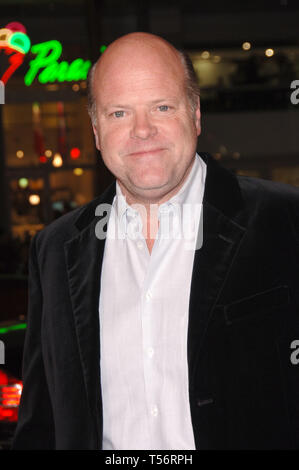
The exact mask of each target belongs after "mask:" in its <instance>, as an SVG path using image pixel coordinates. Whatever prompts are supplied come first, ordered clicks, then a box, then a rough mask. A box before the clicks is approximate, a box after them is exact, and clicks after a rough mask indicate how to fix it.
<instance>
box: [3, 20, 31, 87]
mask: <svg viewBox="0 0 299 470" xmlns="http://www.w3.org/2000/svg"><path fill="white" fill-rule="evenodd" d="M30 44H31V43H30V39H29V37H28V36H27V34H26V28H25V27H24V26H23V25H22V24H21V23H17V22H13V23H9V24H8V25H6V26H5V28H2V29H0V50H1V49H3V50H4V52H5V54H7V55H8V56H9V59H8V63H9V67H8V68H7V69H6V71H5V72H4V74H3V75H2V77H1V78H0V80H1V81H2V82H3V83H4V84H5V83H7V81H8V79H9V78H10V77H11V75H12V74H13V73H14V72H15V71H16V70H17V68H18V67H20V65H21V64H22V63H23V61H24V57H25V54H27V52H28V51H29V50H30Z"/></svg>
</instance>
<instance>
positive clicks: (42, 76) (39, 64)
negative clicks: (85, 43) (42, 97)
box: [0, 22, 105, 86]
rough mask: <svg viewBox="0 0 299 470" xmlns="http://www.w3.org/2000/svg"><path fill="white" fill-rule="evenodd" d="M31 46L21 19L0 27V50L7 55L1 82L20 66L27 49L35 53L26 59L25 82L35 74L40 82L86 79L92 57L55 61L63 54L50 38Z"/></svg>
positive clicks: (4, 81) (28, 81)
mask: <svg viewBox="0 0 299 470" xmlns="http://www.w3.org/2000/svg"><path fill="white" fill-rule="evenodd" d="M30 46H31V42H30V39H29V37H28V36H27V34H26V28H25V26H23V25H22V24H21V23H17V22H13V23H9V24H8V25H6V26H5V28H2V29H0V50H1V49H2V50H4V52H5V53H6V54H7V55H8V56H10V57H9V59H8V61H9V67H8V69H7V70H6V71H5V72H4V74H3V75H2V77H0V80H1V81H2V82H3V83H4V84H6V83H7V81H8V79H9V78H10V77H11V75H12V74H13V73H14V72H15V70H16V69H17V68H18V67H20V65H21V64H22V63H23V61H24V57H25V55H26V54H27V53H28V52H29V51H30V52H31V53H32V54H34V55H36V57H35V58H34V59H32V60H30V62H29V70H28V71H27V72H26V75H25V77H24V82H25V85H27V86H29V85H31V84H32V83H33V81H34V79H35V78H37V80H38V81H39V82H40V83H43V84H44V83H53V82H56V81H58V82H65V81H68V82H71V81H79V80H86V78H87V74H88V71H89V69H90V67H91V61H90V60H83V59H75V60H74V61H73V62H71V63H68V62H67V61H65V60H62V61H60V62H58V59H59V58H60V56H61V54H62V45H61V43H60V42H59V41H56V40H55V39H53V40H51V41H46V42H42V43H39V44H35V45H33V46H32V47H31V49H30ZM102 47H105V46H102Z"/></svg>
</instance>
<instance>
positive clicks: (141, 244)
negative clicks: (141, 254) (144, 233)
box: [137, 240, 143, 250]
mask: <svg viewBox="0 0 299 470" xmlns="http://www.w3.org/2000/svg"><path fill="white" fill-rule="evenodd" d="M137 246H138V248H139V250H142V248H143V243H142V241H141V240H139V241H138V242H137Z"/></svg>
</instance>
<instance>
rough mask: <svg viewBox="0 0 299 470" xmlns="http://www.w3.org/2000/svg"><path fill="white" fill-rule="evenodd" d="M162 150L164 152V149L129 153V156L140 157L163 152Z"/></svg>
mask: <svg viewBox="0 0 299 470" xmlns="http://www.w3.org/2000/svg"><path fill="white" fill-rule="evenodd" d="M161 150H163V149H162V148H156V149H148V150H138V152H132V153H129V156H131V157H138V156H141V155H149V154H155V153H159V152H161Z"/></svg>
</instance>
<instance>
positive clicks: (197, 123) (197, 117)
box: [195, 97, 201, 136]
mask: <svg viewBox="0 0 299 470" xmlns="http://www.w3.org/2000/svg"><path fill="white" fill-rule="evenodd" d="M200 118H201V113H200V101H199V97H198V102H197V106H196V110H195V127H196V130H197V135H198V136H199V135H200V134H201V123H200Z"/></svg>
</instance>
